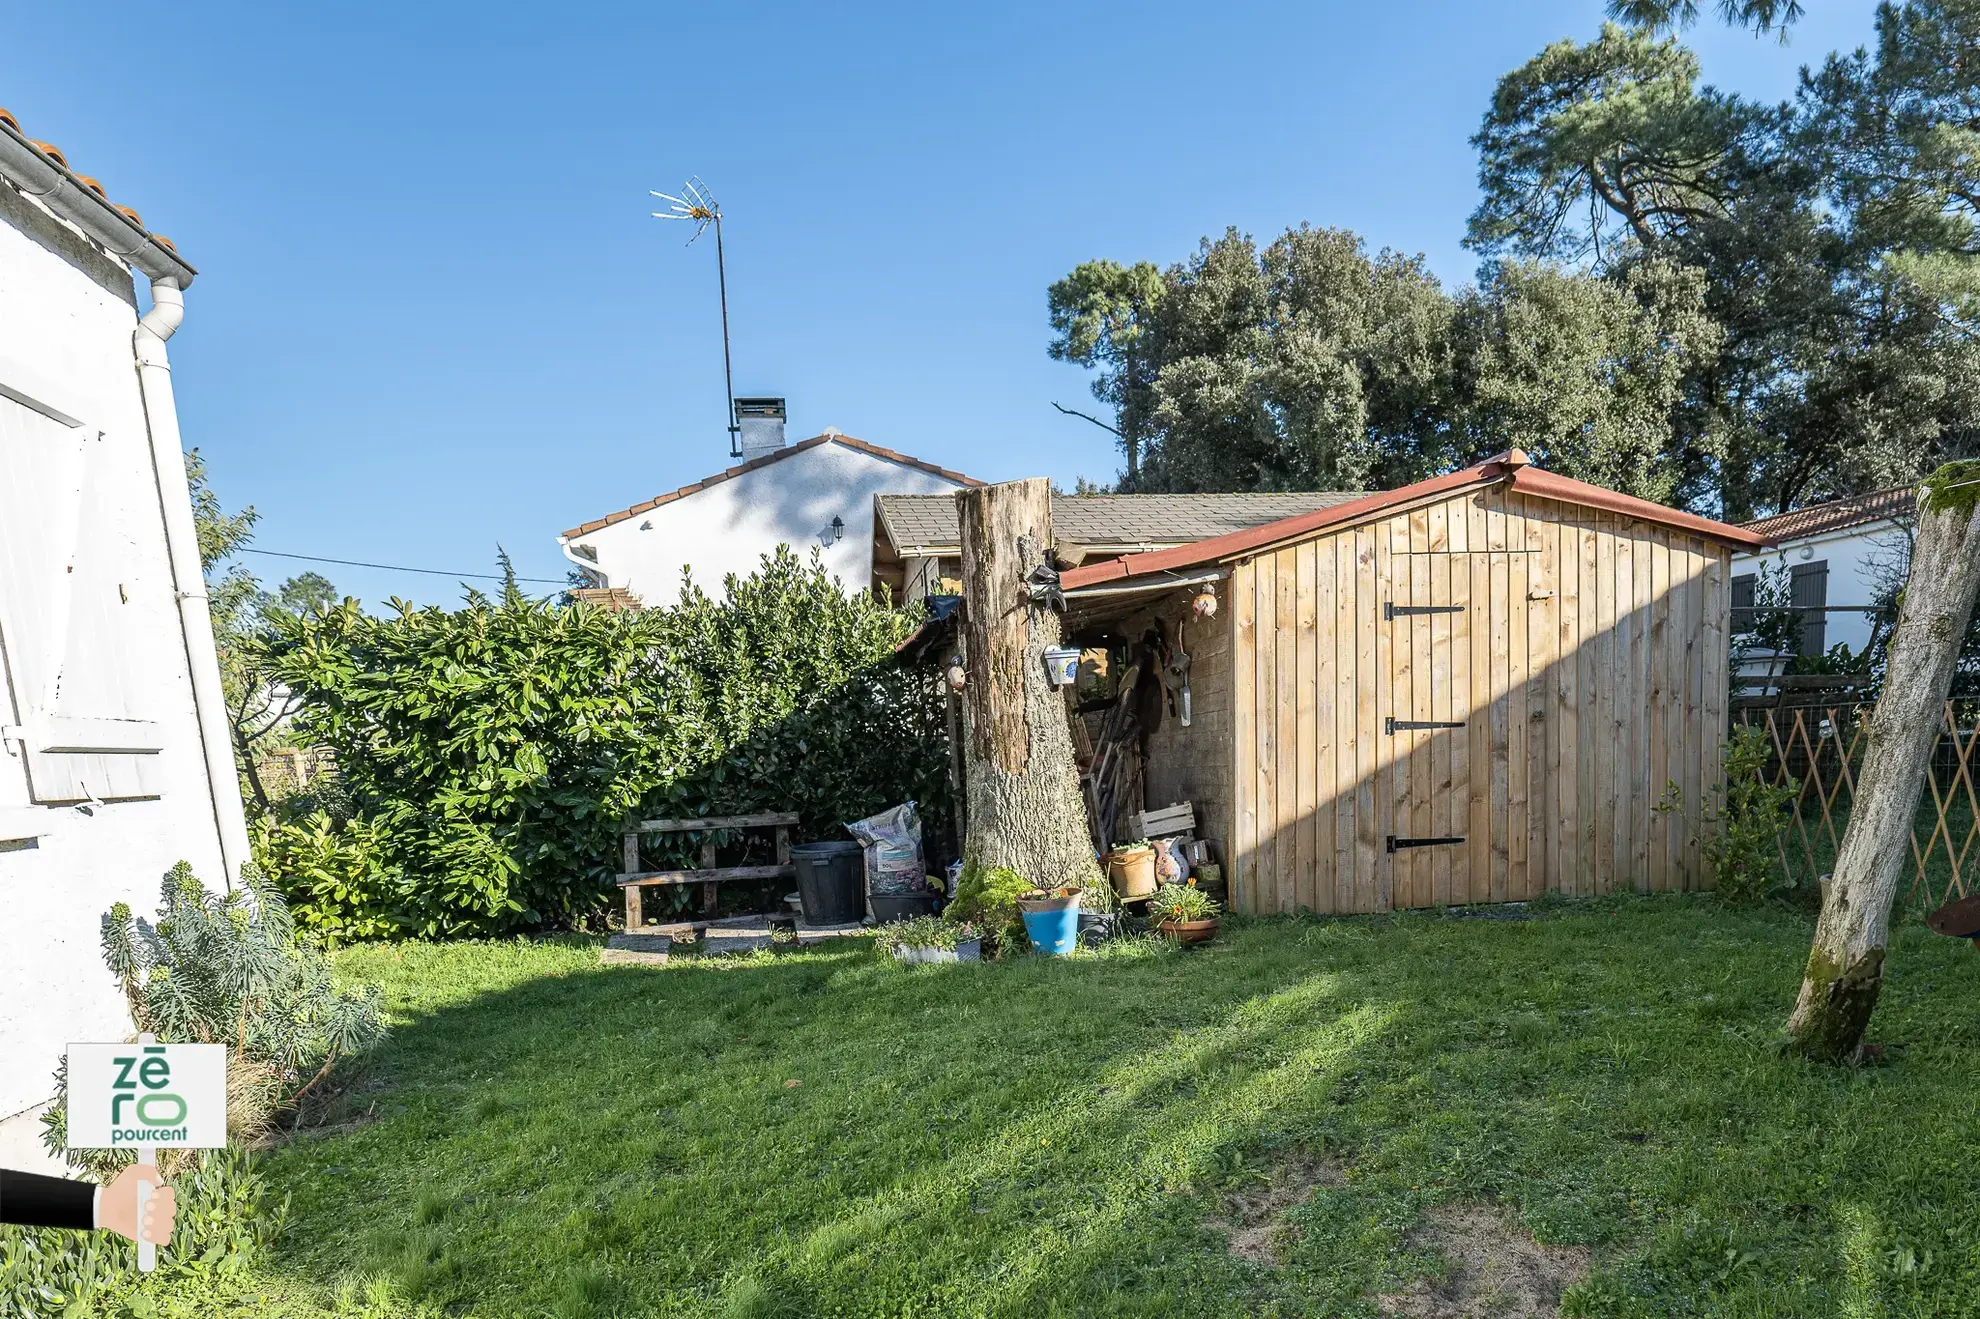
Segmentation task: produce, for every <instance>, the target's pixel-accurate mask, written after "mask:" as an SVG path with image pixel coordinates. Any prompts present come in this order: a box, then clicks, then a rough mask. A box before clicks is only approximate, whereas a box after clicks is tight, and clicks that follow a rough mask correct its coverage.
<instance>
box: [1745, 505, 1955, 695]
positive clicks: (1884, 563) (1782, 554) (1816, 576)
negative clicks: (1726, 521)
mask: <svg viewBox="0 0 1980 1319" xmlns="http://www.w3.org/2000/svg"><path fill="white" fill-rule="evenodd" d="M1917 506H1918V491H1917V488H1916V487H1914V486H1898V487H1895V488H1893V489H1890V490H1879V491H1876V492H1875V493H1873V494H1867V495H1856V496H1853V497H1851V498H1849V499H1837V500H1833V501H1831V502H1829V503H1826V504H1813V505H1810V506H1809V507H1807V508H1798V509H1795V510H1794V511H1793V512H1791V513H1781V514H1777V515H1776V516H1774V517H1770V518H1761V519H1760V520H1759V521H1757V522H1748V523H1745V524H1743V526H1744V529H1745V530H1747V531H1750V532H1753V533H1755V534H1756V535H1759V536H1764V537H1765V538H1766V539H1768V540H1770V541H1773V542H1774V545H1773V546H1772V547H1771V548H1768V549H1763V550H1754V551H1749V552H1746V553H1742V554H1736V555H1734V556H1733V579H1732V593H1733V601H1732V603H1733V615H1732V630H1733V633H1734V635H1735V636H1738V635H1740V634H1743V633H1746V632H1749V631H1750V630H1751V628H1752V622H1753V613H1752V609H1753V604H1754V597H1753V592H1754V586H1755V584H1756V583H1757V582H1758V580H1759V572H1760V569H1761V567H1762V566H1763V565H1778V566H1779V567H1780V568H1782V569H1785V571H1786V574H1787V579H1786V586H1787V594H1788V598H1787V600H1786V602H1785V603H1787V604H1788V605H1790V606H1793V607H1794V609H1795V611H1796V613H1797V614H1798V615H1799V620H1800V629H1799V630H1800V637H1799V639H1798V642H1797V644H1796V646H1795V651H1796V652H1797V653H1799V654H1803V655H1823V654H1827V653H1828V651H1829V648H1830V647H1831V646H1834V645H1836V644H1837V643H1839V642H1840V643H1842V644H1843V645H1846V646H1848V647H1849V648H1850V650H1851V652H1852V653H1855V654H1861V653H1862V652H1863V649H1864V647H1865V646H1867V645H1868V644H1869V643H1870V634H1871V624H1872V619H1873V617H1874V611H1875V608H1876V606H1877V604H1878V601H1879V596H1880V595H1881V594H1882V593H1884V592H1886V591H1887V590H1888V587H1889V584H1890V582H1891V581H1892V580H1893V579H1901V578H1902V576H1903V574H1904V573H1905V572H1906V570H1907V568H1908V566H1909V564H1910V561H1911V531H1912V527H1913V525H1914V520H1915V515H1916V513H1917ZM1781 658H1784V656H1782V655H1779V654H1777V653H1776V652H1772V651H1768V652H1765V653H1761V652H1749V653H1748V655H1747V657H1746V660H1747V664H1748V665H1749V666H1751V665H1753V664H1765V663H1768V662H1770V661H1774V660H1778V659H1781Z"/></svg>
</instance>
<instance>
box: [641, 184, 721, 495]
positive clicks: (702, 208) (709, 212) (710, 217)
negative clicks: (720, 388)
mask: <svg viewBox="0 0 1980 1319" xmlns="http://www.w3.org/2000/svg"><path fill="white" fill-rule="evenodd" d="M652 195H653V196H655V197H658V198H659V199H660V200H661V201H663V202H666V203H668V207H667V209H666V210H664V211H655V212H653V218H654V219H656V220H692V221H694V232H693V233H692V234H690V235H689V236H688V245H689V246H690V247H692V246H693V245H694V240H695V239H697V238H699V237H701V236H702V235H703V234H704V233H706V232H708V226H709V225H711V224H712V225H714V226H715V283H716V287H717V288H719V289H720V290H721V294H722V383H723V385H724V387H725V388H726V389H727V391H728V410H729V456H730V457H731V458H740V457H742V439H741V436H742V428H741V427H740V426H738V425H737V424H736V374H735V369H734V368H733V367H732V366H731V365H730V364H729V272H728V267H727V265H726V263H725V262H724V261H723V259H722V207H721V205H720V204H719V203H718V202H717V201H716V200H715V194H714V193H712V192H710V191H709V190H708V185H707V184H705V183H703V182H702V181H701V179H700V177H699V176H698V175H691V176H690V177H689V178H688V181H687V182H686V183H684V184H682V185H681V195H680V196H678V197H675V196H673V195H671V194H669V193H664V192H655V193H653V194H652Z"/></svg>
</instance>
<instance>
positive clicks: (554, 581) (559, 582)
mask: <svg viewBox="0 0 1980 1319" xmlns="http://www.w3.org/2000/svg"><path fill="white" fill-rule="evenodd" d="M235 553H237V554H265V555H268V556H269V557H270V558H276V559H301V560H303V561H304V562H305V563H340V564H342V565H343V566H344V567H346V568H381V569H383V570H384V571H386V572H417V573H425V574H426V575H427V576H429V577H456V578H458V577H474V578H478V579H479V580H481V581H486V582H500V581H506V580H507V579H506V578H504V577H503V576H502V575H501V574H500V573H488V572H446V571H444V570H443V569H440V568H408V567H407V566H406V565H404V564H403V563H366V562H364V561H363V560H362V559H327V558H324V557H323V556H322V555H320V554H287V553H284V552H283V551H281V550H257V549H240V550H236V551H235ZM516 580H517V581H519V582H542V583H544V584H545V585H548V586H568V585H570V583H569V582H566V581H564V580H563V579H562V578H558V577H518V578H516Z"/></svg>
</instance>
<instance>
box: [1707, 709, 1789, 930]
mask: <svg viewBox="0 0 1980 1319" xmlns="http://www.w3.org/2000/svg"><path fill="white" fill-rule="evenodd" d="M1724 753H1725V762H1726V805H1725V809H1724V810H1722V811H1720V812H1718V813H1717V814H1716V815H1714V816H1712V817H1711V820H1710V823H1711V824H1713V825H1714V826H1716V833H1715V834H1714V835H1713V836H1712V837H1711V839H1710V840H1709V841H1708V842H1707V843H1706V849H1705V858H1706V861H1707V862H1708V863H1709V864H1710V865H1711V867H1712V879H1713V882H1714V884H1715V885H1716V887H1717V889H1718V893H1719V900H1720V901H1722V902H1728V903H1735V904H1751V903H1756V902H1759V901H1761V900H1763V899H1765V898H1766V897H1768V896H1769V895H1771V894H1773V893H1775V892H1777V891H1779V890H1781V889H1785V888H1788V887H1791V886H1792V883H1793V881H1792V880H1790V879H1789V878H1788V877H1787V876H1785V875H1783V874H1782V873H1781V869H1780V836H1781V830H1782V829H1784V828H1786V827H1787V820H1788V812H1789V810H1790V809H1791V804H1792V803H1793V801H1794V795H1795V792H1796V790H1797V788H1798V787H1799V785H1798V784H1797V783H1796V782H1795V780H1794V779H1791V778H1788V779H1783V781H1782V782H1780V783H1778V784H1775V783H1769V782H1768V781H1767V778H1766V774H1767V763H1768V761H1769V759H1770V757H1771V748H1769V747H1768V745H1767V739H1766V737H1765V736H1764V735H1763V734H1762V733H1761V732H1760V730H1759V729H1757V728H1738V729H1734V730H1733V735H1732V740H1731V741H1729V742H1727V743H1726V744H1725V746H1724Z"/></svg>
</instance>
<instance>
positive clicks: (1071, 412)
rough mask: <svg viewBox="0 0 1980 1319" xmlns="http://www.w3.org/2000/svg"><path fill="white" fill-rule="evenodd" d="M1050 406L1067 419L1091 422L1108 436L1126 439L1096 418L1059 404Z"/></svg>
mask: <svg viewBox="0 0 1980 1319" xmlns="http://www.w3.org/2000/svg"><path fill="white" fill-rule="evenodd" d="M1052 406H1053V407H1055V408H1058V409H1059V411H1061V412H1063V413H1065V414H1066V415H1067V416H1068V417H1078V418H1079V419H1080V420H1081V421H1090V422H1092V423H1093V424H1094V425H1095V426H1098V427H1099V428H1100V429H1101V430H1103V431H1106V432H1107V433H1108V434H1109V435H1119V436H1120V437H1121V438H1122V439H1126V438H1127V437H1126V436H1125V435H1121V433H1120V432H1119V431H1117V430H1115V429H1114V428H1113V427H1112V426H1109V425H1108V424H1107V423H1106V422H1104V421H1102V420H1100V418H1098V417H1095V416H1093V415H1091V414H1090V413H1085V412H1081V411H1079V410H1078V409H1077V408H1067V407H1060V406H1059V404H1057V403H1054V404H1053V405H1052Z"/></svg>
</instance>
